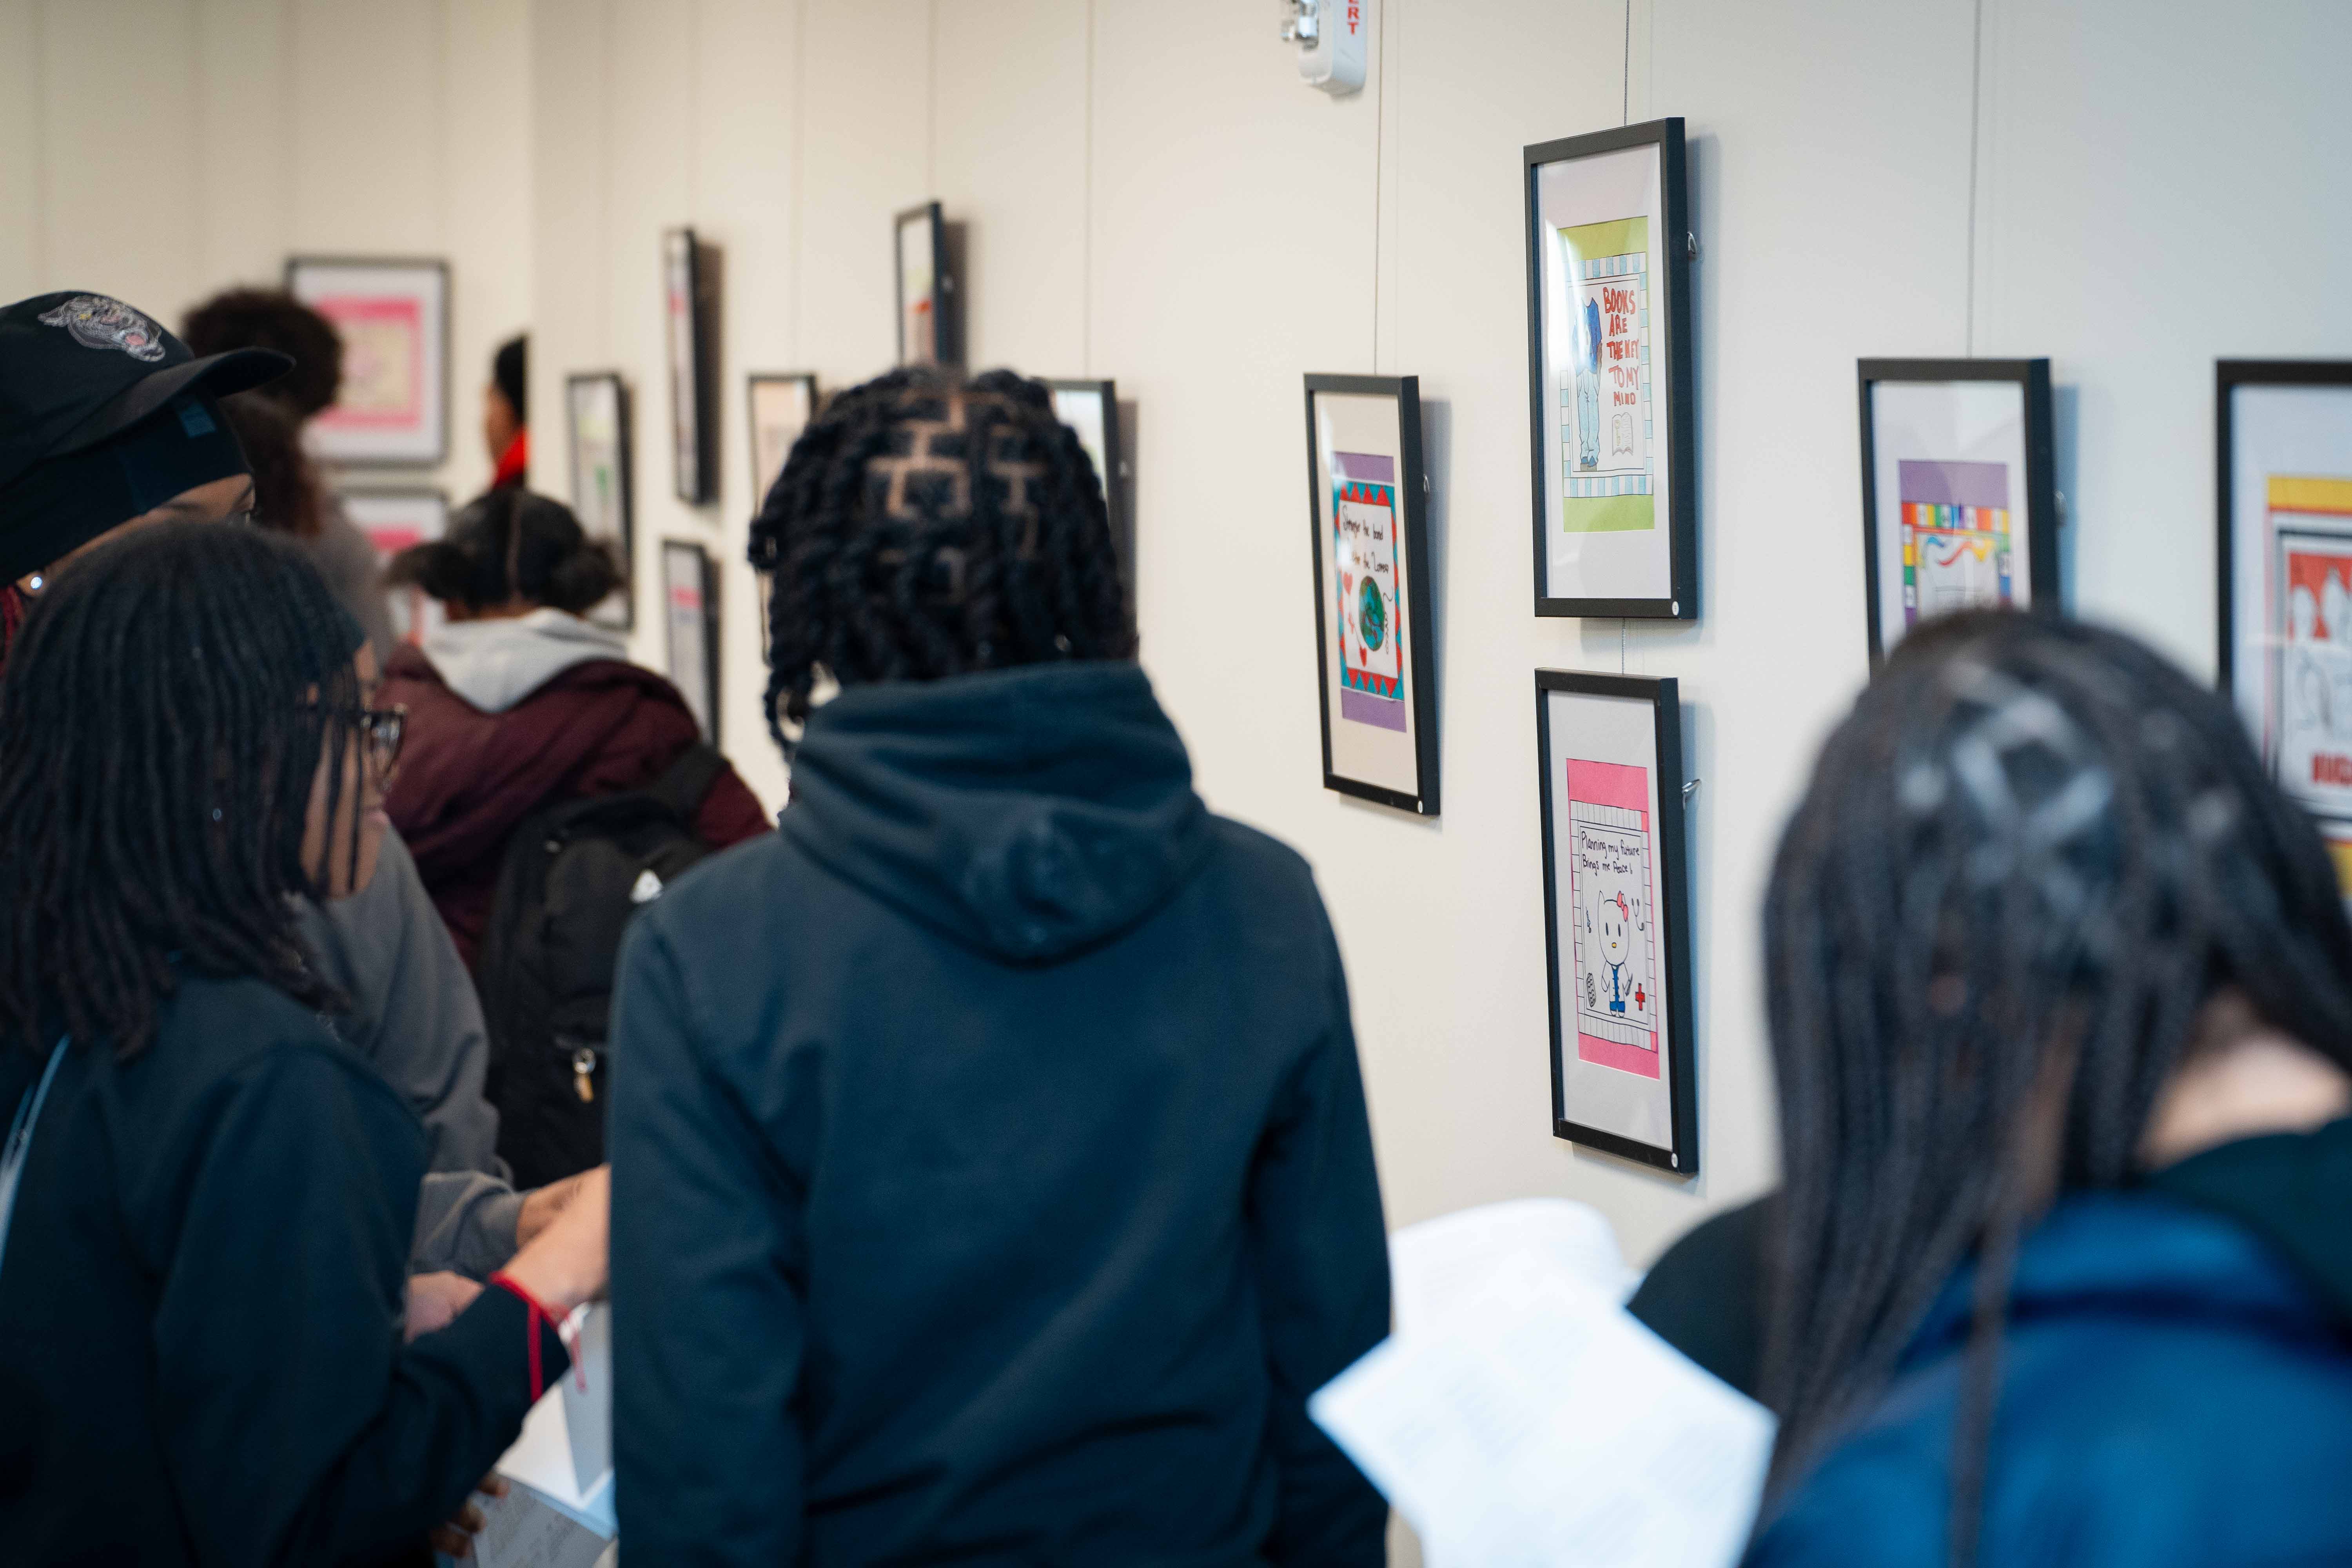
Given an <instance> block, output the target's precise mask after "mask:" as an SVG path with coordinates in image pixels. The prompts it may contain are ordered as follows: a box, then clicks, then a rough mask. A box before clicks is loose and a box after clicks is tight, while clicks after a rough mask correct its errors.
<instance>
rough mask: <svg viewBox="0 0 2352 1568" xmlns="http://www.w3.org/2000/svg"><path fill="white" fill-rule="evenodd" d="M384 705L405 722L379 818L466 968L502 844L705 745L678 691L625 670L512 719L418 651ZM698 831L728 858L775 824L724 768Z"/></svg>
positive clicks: (568, 675) (602, 674)
mask: <svg viewBox="0 0 2352 1568" xmlns="http://www.w3.org/2000/svg"><path fill="white" fill-rule="evenodd" d="M378 700H380V701H383V702H385V703H395V702H396V703H401V704H404V705H405V706H406V707H407V709H408V729H407V736H406V739H405V741H404V742H403V744H402V747H401V752H400V767H399V770H398V771H397V772H396V773H394V775H393V780H392V788H391V790H390V791H389V792H388V793H387V794H386V795H385V797H384V808H385V810H387V811H388V812H389V813H390V814H391V816H392V822H393V826H395V827H397V828H398V829H400V836H401V837H403V838H404V839H405V840H407V842H408V850H409V853H410V854H411V855H413V856H415V858H416V869H417V871H418V873H419V874H420V875H422V876H423V878H424V879H425V891H427V892H428V893H430V894H432V896H433V902H434V904H435V906H436V907H437V908H438V909H439V910H440V911H441V918H442V919H443V920H444V921H446V922H448V926H449V934H450V935H451V936H452V937H454V938H456V939H457V951H458V952H460V953H462V954H463V955H464V956H465V960H466V967H467V968H468V969H471V968H472V967H473V966H474V962H475V955H476V952H477V951H478V948H479V946H480V943H481V939H482V928H483V926H484V925H486V924H487V923H488V921H489V918H490V902H491V900H492V899H493V898H495V897H496V896H497V893H498V883H499V861H500V859H501V858H503V857H504V855H505V853H506V847H507V839H508V838H509V836H511V835H512V834H513V832H514V830H515V829H516V827H518V826H520V825H521V823H522V821H523V819H524V818H525V817H528V816H531V815H532V814H533V813H535V812H537V811H539V810H540V809H541V808H542V807H544V806H549V805H556V804H558V803H559V802H562V801H567V800H577V799H581V798H583V797H586V796H589V795H618V794H621V793H623V792H625V791H627V790H633V789H643V788H644V787H645V786H646V785H647V784H652V783H653V782H654V781H655V780H656V779H657V778H659V777H660V776H661V775H662V773H663V771H664V770H666V769H667V767H668V766H669V765H670V764H671V763H674V762H676V761H677V759H678V758H679V757H680V756H681V755H682V754H684V753H685V752H686V751H687V749H688V747H690V746H692V745H693V744H694V743H695V741H696V739H697V736H698V731H697V730H696V728H695V722H694V716H693V715H692V714H691V713H689V712H688V711H687V707H686V702H685V700H684V699H682V698H681V697H679V696H678V694H677V688H675V687H673V686H672V685H670V683H669V682H668V681H667V680H664V679H662V678H661V677H660V676H658V675H656V674H655V673H654V672H653V671H652V670H649V669H645V668H639V667H638V666H636V665H634V664H627V663H625V662H623V661H621V660H619V659H609V658H599V659H593V660H590V661H589V662H587V663H585V664H575V665H573V666H572V668H569V669H566V670H564V671H562V673H561V674H559V675H557V676H555V677H554V678H553V679H551V680H549V681H548V682H547V684H546V685H544V686H541V688H540V689H538V690H536V691H533V692H532V693H531V694H530V696H528V697H526V698H524V699H523V700H521V701H520V702H519V703H517V704H515V706H514V707H512V708H510V709H509V710H506V711H505V712H503V713H485V712H483V711H482V710H479V709H478V708H476V707H474V706H473V705H472V704H470V703H468V702H467V701H466V700H465V699H464V698H462V697H459V696H458V695H457V693H456V692H454V691H452V690H450V689H449V688H448V687H447V686H446V685H445V684H444V683H443V681H442V679H441V674H440V671H438V670H436V669H435V668H433V661H432V660H431V659H429V658H425V654H424V652H423V650H421V649H419V648H417V647H415V646H414V645H412V644H407V643H404V644H402V645H401V646H400V647H398V648H396V649H394V652H393V656H392V658H391V659H390V661H389V662H388V663H387V664H386V665H385V667H384V681H383V695H382V696H381V697H380V698H379V699H378ZM693 826H694V831H695V834H696V836H697V837H699V838H701V839H702V840H703V842H705V843H707V844H710V845H713V846H716V847H720V848H724V847H726V846H728V845H730V844H736V843H740V842H741V841H742V840H743V839H746V838H750V837H754V836H755V835H758V834H761V833H764V832H766V831H767V830H768V829H769V828H770V827H771V826H774V825H773V824H772V823H771V822H770V821H769V819H768V815H767V813H766V811H764V810H763V809H762V808H761V805H760V801H759V797H758V796H757V795H753V794H752V793H751V789H750V788H749V786H747V785H746V784H744V783H743V781H742V780H741V779H740V778H739V777H737V776H736V773H735V770H734V769H733V768H732V767H729V768H727V769H725V770H724V771H722V772H721V773H719V779H718V782H717V783H715V784H712V785H711V786H710V793H709V795H706V796H704V797H703V802H702V810H701V812H700V813H699V814H698V815H697V816H696V817H695V819H694V824H693Z"/></svg>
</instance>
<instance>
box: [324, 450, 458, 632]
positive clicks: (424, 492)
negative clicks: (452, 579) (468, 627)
mask: <svg viewBox="0 0 2352 1568" xmlns="http://www.w3.org/2000/svg"><path fill="white" fill-rule="evenodd" d="M341 498H342V502H343V515H344V516H345V517H348V518H350V519H351V520H352V527H354V528H356V529H358V530H359V531H361V532H362V533H364V534H366V535H367V539H368V542H369V543H370V544H373V545H374V546H375V558H376V562H377V564H379V565H383V564H386V563H389V562H390V561H391V560H392V558H393V557H394V556H395V555H397V554H399V553H400V552H402V551H404V550H405V549H407V548H408V547H409V546H410V545H412V544H422V543H424V542H425V541H426V540H429V539H438V538H440V537H441V536H442V535H443V534H445V533H446V532H448V531H449V498H448V497H447V496H446V495H445V494H444V493H442V492H441V491H439V490H436V489H398V488H394V489H373V488H369V487H365V486H360V487H354V488H352V489H346V490H343V491H341ZM385 597H386V599H387V601H388V602H389V603H390V605H391V607H392V635H393V636H394V637H398V638H399V639H400V640H401V641H402V642H423V641H424V640H425V633H427V632H429V631H431V630H432V629H433V628H434V627H436V626H440V625H441V624H442V623H443V620H444V618H445V617H444V616H442V614H441V605H440V604H439V603H438V602H437V601H436V600H435V599H434V598H433V597H432V595H429V594H427V593H425V590H424V589H422V588H419V587H417V586H415V584H410V585H409V586H407V587H405V588H392V589H387V590H385Z"/></svg>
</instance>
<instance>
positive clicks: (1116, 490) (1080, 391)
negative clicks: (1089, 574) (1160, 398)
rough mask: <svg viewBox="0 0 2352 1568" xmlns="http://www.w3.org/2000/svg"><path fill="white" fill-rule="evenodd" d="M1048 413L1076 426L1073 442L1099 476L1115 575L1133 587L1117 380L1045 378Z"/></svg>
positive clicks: (1132, 530)
mask: <svg viewBox="0 0 2352 1568" xmlns="http://www.w3.org/2000/svg"><path fill="white" fill-rule="evenodd" d="M1046 385H1047V386H1049V387H1051V388H1052V389H1053V393H1054V416H1055V418H1057V419H1059V420H1060V421H1061V422H1062V423H1063V424H1065V425H1066V426H1069V427H1070V428H1071V429H1073V430H1075V431H1076V432H1077V436H1078V445H1079V446H1081V447H1085V448H1086V449H1087V458H1090V459H1092V461H1093V463H1094V466H1095V475H1096V477H1097V478H1098V479H1101V480H1102V489H1103V506H1104V508H1105V509H1106V510H1108V512H1109V514H1110V537H1111V542H1112V543H1113V544H1115V545H1116V546H1118V571H1119V575H1120V577H1122V578H1123V579H1125V581H1126V583H1127V587H1128V592H1129V594H1132V593H1133V592H1134V591H1135V523H1134V521H1133V519H1132V518H1130V517H1129V515H1128V507H1127V481H1128V478H1129V474H1128V466H1127V447H1125V446H1124V445H1123V444H1122V443H1121V442H1120V440H1119V428H1118V383H1117V382H1113V381H1049V382H1047V383H1046Z"/></svg>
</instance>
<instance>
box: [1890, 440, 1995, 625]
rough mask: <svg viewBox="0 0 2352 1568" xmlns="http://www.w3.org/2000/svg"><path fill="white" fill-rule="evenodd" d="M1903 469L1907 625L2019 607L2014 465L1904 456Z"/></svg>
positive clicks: (1900, 487) (1899, 482)
mask: <svg viewBox="0 0 2352 1568" xmlns="http://www.w3.org/2000/svg"><path fill="white" fill-rule="evenodd" d="M1897 472H1898V478H1897V479H1896V484H1897V487H1898V488H1897V492H1896V493H1897V495H1898V496H1899V497H1900V500H1901V507H1902V512H1901V518H1900V527H1901V535H1900V539H1901V545H1902V552H1903V625H1904V627H1905V629H1906V630H1908V629H1909V628H1911V627H1913V626H1917V625H1918V624H1919V623H1920V622H1921V621H1923V620H1926V619H1927V618H1929V617H1930V616H1942V615H1949V614H1950V613H1951V612H1952V611H1954V610H1969V609H1990V608H2006V607H2008V606H2009V605H2014V604H2015V603H2016V602H2017V600H2016V594H2015V588H2014V584H2015V573H2016V555H2015V552H2014V551H2013V549H2012V548H2011V539H2010V505H2009V466H2008V465H2007V464H2005V463H1962V462H1938V461H1926V460H1916V459H1911V458H1906V459H1904V460H1903V462H1902V463H1901V464H1900V465H1899V468H1898V470H1897Z"/></svg>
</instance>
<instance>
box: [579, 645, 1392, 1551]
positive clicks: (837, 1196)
mask: <svg viewBox="0 0 2352 1568" xmlns="http://www.w3.org/2000/svg"><path fill="white" fill-rule="evenodd" d="M1191 777H1192V775H1191V766H1190V763H1188V762H1187V760H1186V758H1185V754H1184V749H1183V744H1182V742H1181V741H1180V740H1178V738H1177V736H1176V733H1175V731H1174V729H1173V728H1172V727H1171V725H1170V724H1169V722H1168V720H1167V718H1166V716H1165V715H1164V714H1163V713H1161V711H1160V707H1159V704H1158V703H1157V701H1155V700H1154V699H1153V697H1152V695H1151V691H1150V685H1149V683H1148V682H1147V681H1146V680H1145V679H1144V677H1143V675H1142V673H1141V671H1140V670H1139V669H1137V668H1135V667H1134V666H1132V665H1125V664H1104V663H1090V664H1083V665H1058V666H1052V667H1045V668H1029V669H1023V670H1014V671H1007V672H999V673H991V674H986V675H980V676H971V677H965V678H960V679H950V680H941V681H937V682H930V683H921V684H888V685H877V686H869V687H857V688H853V689H850V690H848V691H846V692H845V693H843V694H842V695H841V696H840V697H838V698H837V699H835V700H834V701H833V702H831V703H829V704H828V705H826V706H825V707H824V708H822V709H820V710H818V711H817V713H816V714H815V715H814V718H813V719H812V720H811V721H810V723H809V725H808V730H807V733H806V735H805V737H804V738H803V741H802V742H801V745H800V747H799V750H798V753H797V756H796V757H795V759H794V765H793V805H792V806H791V807H790V808H789V809H788V810H786V811H785V813H784V814H783V819H782V832H780V833H778V834H775V835H772V836H771V837H765V838H762V839H760V840H757V841H754V842H752V843H751V844H747V845H743V846H741V847H738V848H735V849H732V850H730V851H728V852H726V853H725V854H722V855H719V856H718V857H716V858H713V859H711V860H709V861H708V862H706V863H705V864H704V865H702V866H700V867H698V868H696V869H695V870H694V871H693V872H692V873H690V874H689V875H688V876H687V877H685V878H682V879H679V881H678V882H677V883H676V884H675V885H673V887H672V888H671V889H670V890H669V891H667V893H665V894H664V895H663V896H662V898H661V900H659V901H658V902H657V903H655V904H653V905H651V906H649V907H648V909H647V910H646V913H645V914H644V915H643V916H642V917H641V918H640V919H639V921H638V922H637V924H636V926H635V931H634V932H633V933H632V935H631V937H630V939H629V943H628V946H627V948H626V949H625V953H624V956H623V959H622V963H621V978H620V985H619V993H618V997H617V1000H616V1003H615V1008H614V1067H613V1086H614V1087H613V1121H612V1152H613V1163H614V1215H613V1247H614V1259H613V1261H614V1318H613V1321H614V1358H615V1359H614V1389H615V1397H616V1399H617V1401H618V1405H617V1410H616V1416H615V1422H614V1439H615V1444H616V1458H617V1461H618V1466H619V1491H618V1502H619V1507H620V1511H621V1525H622V1533H623V1536H624V1538H625V1541H626V1542H627V1550H628V1559H629V1561H630V1562H631V1563H633V1564H636V1565H638V1568H645V1565H646V1564H656V1563H657V1564H669V1563H710V1564H716V1563H747V1564H748V1563H761V1564H773V1563H813V1564H825V1563H861V1564H863V1563H915V1562H923V1563H937V1562H947V1561H954V1562H957V1563H1006V1564H1010V1563H1023V1564H1032V1563H1087V1564H1095V1563H1120V1564H1141V1563H1153V1564H1169V1565H1173V1564H1185V1565H1188V1568H1193V1565H1197V1568H1212V1565H1225V1564H1234V1565H1239V1564H1244V1563H1265V1562H1276V1563H1316V1564H1340V1565H1345V1564H1351V1563H1360V1564H1368V1565H1369V1564H1376V1563H1380V1562H1381V1560H1382V1533H1383V1529H1384V1525H1385V1521H1386V1510H1385V1507H1384V1505H1383V1504H1382V1503H1381V1499H1380V1497H1379V1495H1378V1494H1377V1493H1376V1492H1374V1491H1373V1490H1372V1489H1371V1488H1370V1486H1369V1485H1367V1484H1366V1483H1365V1481H1364V1480H1363V1479H1361V1478H1360V1476H1359V1475H1358V1474H1357V1473H1356V1472H1355V1470H1354V1469H1353V1468H1352V1467H1351V1466H1350V1465H1349V1463H1348V1461H1347V1460H1346V1458H1343V1457H1342V1456H1341V1455H1340V1454H1339V1451H1338V1450H1337V1449H1336V1448H1334V1447H1332V1446H1331V1444H1330V1443H1329V1441H1328V1439H1326V1438H1325V1437H1324V1436H1322V1435H1321V1434H1320V1433H1319V1432H1318V1431H1317V1430H1316V1429H1315V1428H1314V1427H1313V1426H1312V1425H1310V1423H1309V1422H1308V1420H1307V1414H1306V1408H1305V1402H1306V1398H1307V1394H1310V1393H1311V1392H1312V1391H1313V1390H1314V1389H1315V1388H1316V1387H1318V1385H1319V1384H1322V1383H1324V1382H1325V1381H1326V1380H1328V1378H1330V1377H1331V1376H1332V1375H1333V1374H1335V1373H1338V1372H1339V1371H1340V1369H1342V1368H1343V1367H1345V1366H1347V1365H1348V1363H1350V1362H1351V1361H1353V1360H1354V1359H1355V1358H1356V1357H1357V1356H1359V1355H1360V1354H1361V1353H1362V1352H1365V1351H1366V1350H1369V1349H1370V1347H1371V1346H1372V1345H1373V1344H1374V1343H1375V1342H1378V1341H1379V1340H1380V1339H1381V1336H1382V1335H1383V1334H1385V1333H1386V1332H1387V1331H1388V1324H1389V1300H1388V1271H1387V1252H1386V1246H1385V1241H1384V1237H1383V1232H1382V1226H1381V1202H1380V1193H1379V1188H1378V1185H1377V1183H1376V1181H1375V1178H1374V1175H1373V1170H1372V1155H1371V1145H1370V1134H1369V1130H1368V1129H1367V1126H1366V1123H1365V1117H1364V1105H1363V1097H1362V1089H1361V1086H1360V1080H1359V1079H1358V1074H1357V1063H1356V1049H1355V1041H1354V1037H1353V1035H1352V1033H1351V1031H1350V1028H1349V1016H1348V1003H1347V994H1346V988H1345V983H1344V980H1343V978H1342V975H1341V973H1340V967H1339V953H1338V952H1337V949H1336V947H1335V945H1334V943H1333V941H1332V937H1331V931H1330V927H1329V924H1328V921H1327V920H1326V918H1325V915H1324V911H1323V907H1322V902H1321V900H1320V899H1319V898H1318V896H1317V893H1316V890H1315V885H1314V882H1313V879H1312V878H1311V876H1310V875H1309V873H1308V871H1307V867H1306V865H1305V863H1304V862H1302V861H1301V860H1300V859H1299V858H1298V857H1297V855H1295V854H1293V853H1292V852H1291V851H1289V850H1288V849H1286V848H1284V847H1282V846H1281V845H1279V844H1276V842H1274V841H1273V840H1272V839H1269V838H1267V837H1265V836H1264V835H1262V834H1258V833H1254V832H1252V831H1250V830H1249V829H1247V828H1244V827H1242V826H1237V825H1235V824H1233V823H1230V822H1225V821H1223V820H1220V819H1218V818H1215V817H1213V816H1209V814H1208V813H1207V811H1206V810H1205V809H1204V808H1203V807H1202V805H1201V803H1200V800H1199V799H1198V797H1197V796H1195V795H1193V793H1192V784H1191Z"/></svg>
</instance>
